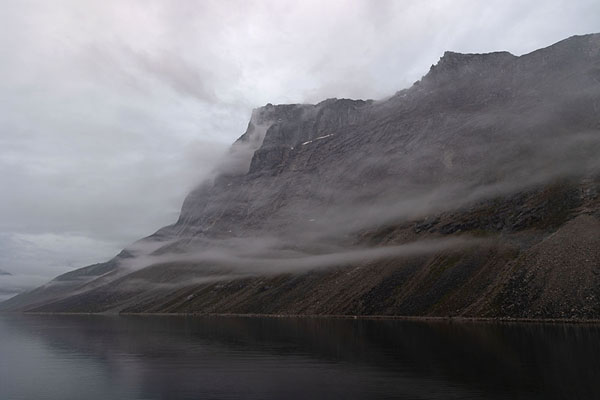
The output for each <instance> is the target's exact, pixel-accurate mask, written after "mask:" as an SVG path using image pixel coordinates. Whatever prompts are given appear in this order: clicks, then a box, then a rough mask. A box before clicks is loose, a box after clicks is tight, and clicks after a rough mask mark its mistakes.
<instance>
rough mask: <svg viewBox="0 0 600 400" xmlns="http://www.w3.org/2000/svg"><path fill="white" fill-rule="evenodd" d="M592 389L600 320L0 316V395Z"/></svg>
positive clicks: (467, 393)
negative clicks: (487, 321) (489, 321)
mask: <svg viewBox="0 0 600 400" xmlns="http://www.w3.org/2000/svg"><path fill="white" fill-rule="evenodd" d="M319 398H321V399H363V398H399V399H453V398H456V399H469V398H475V399H479V398H486V399H496V398H497V399H515V398H516V399H530V398H539V399H548V398H565V399H566V398H569V399H577V398H580V399H596V398H600V327H599V326H594V325H587V326H575V325H538V324H498V325H496V324H485V323H479V324H477V323H442V322H435V323H433V322H432V323H425V322H406V321H369V320H327V319H261V318H184V317H108V316H33V315H31V316H26V315H4V316H0V399H3V400H4V399H61V400H63V399H103V400H104V399H319Z"/></svg>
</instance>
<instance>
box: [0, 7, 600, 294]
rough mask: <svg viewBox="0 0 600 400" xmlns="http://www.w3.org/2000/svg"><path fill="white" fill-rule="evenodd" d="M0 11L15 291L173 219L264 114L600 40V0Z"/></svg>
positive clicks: (2, 241)
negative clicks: (588, 37) (447, 59)
mask: <svg viewBox="0 0 600 400" xmlns="http://www.w3.org/2000/svg"><path fill="white" fill-rule="evenodd" d="M0 5H1V7H0V9H1V11H0V59H2V62H1V63H0V103H1V104H2V107H1V108H0V188H1V189H0V190H1V192H0V193H1V195H0V270H4V271H7V272H10V273H11V274H12V277H11V278H10V282H9V280H8V278H0V279H4V281H2V280H0V286H1V285H3V284H4V285H12V287H13V288H14V289H15V290H16V289H21V288H28V287H32V286H35V285H39V284H42V283H44V282H45V281H47V280H49V279H51V278H53V277H55V276H56V275H58V274H61V273H64V272H67V271H69V270H72V269H74V268H78V267H81V266H85V265H88V264H91V263H95V262H101V261H105V260H107V259H109V258H111V257H112V256H113V255H115V254H116V253H118V252H119V251H120V249H122V248H123V247H125V246H127V245H128V244H130V243H131V242H133V241H135V240H136V239H139V238H141V237H144V236H147V235H149V234H151V233H153V232H154V231H155V230H157V229H158V228H160V227H161V226H164V225H168V224H170V223H173V222H174V221H175V220H176V219H177V216H178V213H179V210H180V207H181V204H182V202H183V199H184V198H185V195H186V194H187V193H188V192H189V191H190V190H191V189H192V188H193V187H194V186H195V185H197V184H198V183H200V182H201V181H202V179H203V178H204V177H206V176H207V175H208V174H209V173H210V171H211V168H212V167H213V166H214V165H215V164H216V163H217V162H218V161H219V159H220V157H221V156H222V155H223V154H224V152H225V151H226V150H227V148H228V146H229V145H230V144H231V143H232V142H233V141H234V140H235V139H236V138H237V137H239V136H240V135H241V134H242V133H243V132H244V130H245V128H246V126H247V123H248V120H249V118H250V114H251V111H252V109H253V108H255V107H259V106H262V105H264V104H266V103H274V104H277V103H304V102H308V103H314V102H319V101H321V100H323V99H326V98H331V97H338V98H341V97H350V98H363V99H366V98H373V99H381V98H385V97H386V96H390V95H392V94H394V93H395V92H396V91H398V90H400V89H403V88H406V87H409V86H410V85H411V84H412V83H413V82H415V81H416V80H418V79H419V78H420V77H421V76H423V75H424V74H425V73H426V72H427V71H428V70H429V67H430V66H431V65H432V64H435V63H436V62H437V60H438V59H439V58H440V56H441V55H442V54H443V52H444V51H446V50H452V51H458V52H471V53H473V52H490V51H499V50H507V51H510V52H511V53H513V54H515V55H521V54H524V53H528V52H530V51H533V50H535V49H538V48H541V47H545V46H548V45H551V44H552V43H554V42H557V41H559V40H561V39H564V38H567V37H569V36H572V35H575V34H585V33H592V32H600V18H598V16H599V15H600V2H598V1H597V0H578V1H575V0H570V1H559V0H548V1H528V2H522V1H510V0H502V1H495V0H491V1H476V0H452V1H443V0H439V1H438V0H436V1H408V0H407V1H390V0H378V1H366V0H365V1H358V0H356V1H351V0H347V1H337V0H326V1H324V0H320V1H312V0H310V1H306V0H303V1H284V0H277V1H275V0H274V1H248V0H244V1H242V0H240V1H224V0H219V1H209V0H206V1H186V0H181V1H166V0H165V1H156V0H139V1H137V0H114V1H113V0H103V1H91V0H72V1H67V0H54V1H45V0H41V1H28V0H14V1H13V0H0ZM0 289H1V288H0ZM10 290H12V289H10ZM10 290H8V291H10ZM4 291H5V293H6V292H7V289H4ZM2 293H3V292H2V290H0V298H1V297H2V295H3V294H2Z"/></svg>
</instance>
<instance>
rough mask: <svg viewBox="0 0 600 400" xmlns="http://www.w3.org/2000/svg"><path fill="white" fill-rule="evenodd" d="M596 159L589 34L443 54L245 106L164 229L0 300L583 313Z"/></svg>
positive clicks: (596, 38) (593, 281) (596, 63)
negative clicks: (388, 74) (385, 94)
mask: <svg viewBox="0 0 600 400" xmlns="http://www.w3.org/2000/svg"><path fill="white" fill-rule="evenodd" d="M598 154H600V34H592V35H584V36H574V37H571V38H569V39H566V40H563V41H561V42H559V43H556V44H554V45H552V46H550V47H547V48H544V49H541V50H537V51H534V52H532V53H530V54H526V55H523V56H519V57H517V56H514V55H512V54H510V53H507V52H496V53H489V54H459V53H453V52H446V53H444V55H443V56H442V57H441V59H440V60H439V62H438V63H437V64H436V65H434V66H432V67H431V69H430V71H429V72H428V73H427V74H426V75H425V76H423V78H422V79H421V80H419V81H418V82H416V83H415V84H414V85H413V86H412V87H410V88H408V89H405V90H401V91H399V92H397V93H396V94H395V95H394V96H392V97H390V98H389V99H386V100H382V101H373V100H368V101H363V100H348V99H328V100H325V101H323V102H321V103H318V104H315V105H310V104H288V105H272V104H268V105H266V106H264V107H261V108H258V109H255V110H254V111H253V113H252V116H251V119H250V122H249V124H248V128H247V130H246V132H245V133H244V134H243V135H242V136H241V137H240V138H239V139H238V140H237V141H236V142H235V143H234V144H233V145H232V147H231V149H230V151H229V153H228V154H227V156H226V157H225V158H224V160H223V161H222V162H221V163H220V164H219V165H218V166H217V167H216V168H215V171H214V174H213V176H212V177H211V179H209V180H207V181H206V182H204V183H203V184H201V185H200V186H199V187H197V188H196V189H195V190H193V191H192V192H191V193H190V194H189V195H188V196H187V198H186V199H185V201H184V203H183V206H182V210H181V214H180V217H179V219H178V220H177V221H176V222H175V223H174V224H173V225H170V226H167V227H164V228H162V229H160V230H159V231H157V232H156V233H155V234H153V235H151V236H149V237H147V238H145V239H142V240H140V241H138V242H136V243H134V244H133V245H131V246H129V247H128V248H126V249H125V250H123V251H122V252H121V253H120V254H119V255H117V256H116V257H115V258H113V259H112V260H110V261H108V262H106V263H101V264H95V265H91V266H88V267H85V268H81V269H79V270H75V271H72V272H69V273H67V274H64V275H61V276H59V277H57V278H56V279H54V280H53V281H51V282H49V283H48V284H46V285H44V286H43V287H40V288H38V289H35V290H33V291H31V292H28V293H23V294H21V295H18V296H16V297H14V298H12V299H10V300H8V301H6V302H4V303H1V304H0V309H4V310H13V311H15V310H19V311H37V312H54V311H61V312H186V313H187V312H191V313H266V314H338V315H340V314H344V315H417V316H469V317H514V318H599V317H600V270H599V268H600V196H599V193H600V158H599V157H598Z"/></svg>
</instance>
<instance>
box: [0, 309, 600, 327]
mask: <svg viewBox="0 0 600 400" xmlns="http://www.w3.org/2000/svg"><path fill="white" fill-rule="evenodd" d="M15 314H19V315H88V316H113V317H116V316H139V317H145V316H148V317H192V318H273V319H277V318H279V319H286V318H289V319H338V320H344V319H345V320H375V321H414V322H447V323H454V322H456V323H497V324H505V323H526V324H536V323H537V324H577V325H600V319H581V318H510V317H460V316H457V317H452V316H446V317H432V316H411V315H344V314H341V315H339V314H260V313H244V314H240V313H106V312H104V313H93V312H88V313H86V312H0V315H15Z"/></svg>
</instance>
